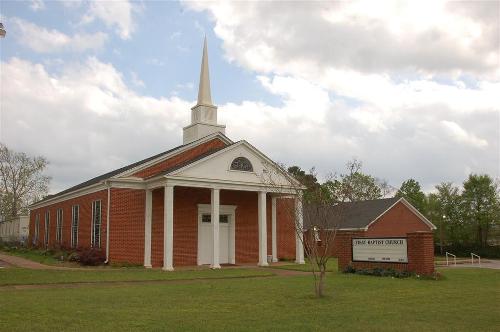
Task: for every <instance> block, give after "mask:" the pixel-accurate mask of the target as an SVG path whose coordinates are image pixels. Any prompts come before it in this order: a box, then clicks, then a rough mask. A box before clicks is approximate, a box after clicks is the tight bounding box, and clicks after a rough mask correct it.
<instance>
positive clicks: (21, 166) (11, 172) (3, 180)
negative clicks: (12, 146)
mask: <svg viewBox="0 0 500 332" xmlns="http://www.w3.org/2000/svg"><path fill="white" fill-rule="evenodd" d="M47 165H48V161H47V159H45V158H44V157H29V156H28V155H26V154H25V153H22V152H15V151H12V150H9V149H8V148H7V146H5V145H4V144H2V143H0V195H1V197H0V213H1V214H2V215H4V216H6V217H9V216H16V215H18V214H19V213H24V212H26V210H27V207H28V205H29V204H31V203H33V202H34V201H36V200H39V199H41V198H42V197H43V196H45V195H46V194H47V191H48V186H49V182H50V177H48V176H46V175H44V174H43V171H44V170H45V168H46V167H47Z"/></svg>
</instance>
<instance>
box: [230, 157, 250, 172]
mask: <svg viewBox="0 0 500 332" xmlns="http://www.w3.org/2000/svg"><path fill="white" fill-rule="evenodd" d="M231 170H233V171H244V172H253V166H252V163H251V162H250V160H248V159H247V158H245V157H238V158H236V159H234V160H233V162H232V163H231Z"/></svg>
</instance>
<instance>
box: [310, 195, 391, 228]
mask: <svg viewBox="0 0 500 332" xmlns="http://www.w3.org/2000/svg"><path fill="white" fill-rule="evenodd" d="M399 199H400V198H399V197H392V198H382V199H374V200H368V201H360V202H346V203H341V204H338V205H336V206H335V207H333V209H332V211H333V215H334V216H336V217H337V218H340V222H335V221H333V220H332V225H331V227H332V228H333V227H334V226H339V227H340V229H344V228H364V227H366V226H368V224H370V223H371V222H372V221H373V220H375V218H377V217H378V216H380V215H381V214H382V213H384V212H385V211H386V210H387V209H389V208H390V207H391V206H392V205H394V204H395V203H396V202H397V201H398V200H399ZM336 224H339V225H336ZM309 227H310V226H307V225H305V228H309Z"/></svg>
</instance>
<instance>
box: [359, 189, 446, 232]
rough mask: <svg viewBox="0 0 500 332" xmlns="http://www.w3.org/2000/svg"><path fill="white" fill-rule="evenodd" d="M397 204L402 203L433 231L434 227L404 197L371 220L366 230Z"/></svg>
mask: <svg viewBox="0 0 500 332" xmlns="http://www.w3.org/2000/svg"><path fill="white" fill-rule="evenodd" d="M398 203H403V205H404V206H406V207H407V208H408V210H410V211H411V212H412V213H413V214H414V215H416V216H417V217H418V218H419V219H420V220H422V221H423V222H424V223H425V224H426V225H427V226H429V228H430V229H432V230H435V229H436V226H435V225H434V224H433V223H432V222H431V221H430V220H429V219H427V218H426V217H425V216H424V215H423V214H422V213H420V212H419V211H418V210H417V209H416V208H415V207H414V206H413V205H411V203H410V202H408V201H407V200H406V199H405V198H404V197H401V198H400V199H398V200H397V201H396V202H395V203H394V204H392V205H391V206H390V207H389V208H388V209H387V210H385V211H384V212H383V213H381V214H380V215H379V216H378V217H377V218H375V219H373V221H372V222H370V223H369V224H368V225H367V226H366V229H368V228H369V227H370V226H371V225H373V224H374V223H376V222H377V220H379V219H380V218H381V217H382V216H383V215H385V214H386V213H387V212H388V211H390V210H391V209H392V208H393V207H394V206H395V205H396V204H398Z"/></svg>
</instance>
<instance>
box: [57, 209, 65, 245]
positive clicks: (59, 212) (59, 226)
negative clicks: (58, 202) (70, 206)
mask: <svg viewBox="0 0 500 332" xmlns="http://www.w3.org/2000/svg"><path fill="white" fill-rule="evenodd" d="M62 230H63V210H62V209H57V214H56V241H57V243H61V242H62Z"/></svg>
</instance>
